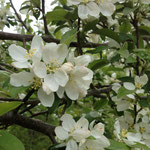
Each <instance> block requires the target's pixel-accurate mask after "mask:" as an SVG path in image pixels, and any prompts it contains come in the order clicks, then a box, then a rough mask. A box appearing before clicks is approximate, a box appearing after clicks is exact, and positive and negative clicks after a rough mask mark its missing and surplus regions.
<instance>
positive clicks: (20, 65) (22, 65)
mask: <svg viewBox="0 0 150 150" xmlns="http://www.w3.org/2000/svg"><path fill="white" fill-rule="evenodd" d="M12 65H13V66H14V67H16V68H29V63H28V62H27V61H25V62H18V61H16V62H13V63H12Z"/></svg>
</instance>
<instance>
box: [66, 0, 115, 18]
mask: <svg viewBox="0 0 150 150" xmlns="http://www.w3.org/2000/svg"><path fill="white" fill-rule="evenodd" d="M67 2H68V5H69V6H72V5H73V6H76V5H77V6H78V16H79V18H81V19H89V18H90V17H94V18H99V14H100V13H102V14H103V15H104V16H111V15H112V14H113V12H114V11H115V5H114V4H113V2H112V1H111V0H104V1H103V0H67Z"/></svg>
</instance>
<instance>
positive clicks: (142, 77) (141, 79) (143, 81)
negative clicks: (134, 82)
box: [140, 74, 148, 86]
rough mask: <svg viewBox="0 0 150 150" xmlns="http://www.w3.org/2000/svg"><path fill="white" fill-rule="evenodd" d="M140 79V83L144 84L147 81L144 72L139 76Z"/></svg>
mask: <svg viewBox="0 0 150 150" xmlns="http://www.w3.org/2000/svg"><path fill="white" fill-rule="evenodd" d="M140 81H141V83H142V85H143V86H144V85H145V84H146V83H147V82H148V77H147V75H146V74H144V75H143V76H141V77H140Z"/></svg>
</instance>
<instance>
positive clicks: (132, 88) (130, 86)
mask: <svg viewBox="0 0 150 150" xmlns="http://www.w3.org/2000/svg"><path fill="white" fill-rule="evenodd" d="M123 86H124V87H125V88H126V89H127V90H135V86H134V84H133V83H131V82H124V83H123Z"/></svg>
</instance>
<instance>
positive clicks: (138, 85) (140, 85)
mask: <svg viewBox="0 0 150 150" xmlns="http://www.w3.org/2000/svg"><path fill="white" fill-rule="evenodd" d="M135 86H136V87H137V88H138V89H141V88H142V86H143V85H142V84H140V83H135Z"/></svg>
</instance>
